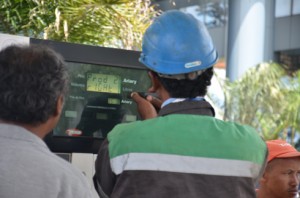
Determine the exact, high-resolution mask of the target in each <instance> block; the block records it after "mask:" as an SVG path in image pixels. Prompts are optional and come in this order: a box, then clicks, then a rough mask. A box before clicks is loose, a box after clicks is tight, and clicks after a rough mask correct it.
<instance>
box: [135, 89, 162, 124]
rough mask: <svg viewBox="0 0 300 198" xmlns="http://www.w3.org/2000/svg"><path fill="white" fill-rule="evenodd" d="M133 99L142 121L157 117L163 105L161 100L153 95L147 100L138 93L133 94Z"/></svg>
mask: <svg viewBox="0 0 300 198" xmlns="http://www.w3.org/2000/svg"><path fill="white" fill-rule="evenodd" d="M131 98H132V99H133V100H134V101H135V102H136V104H137V108H138V112H139V114H140V116H141V118H142V120H146V119H151V118H155V117H157V111H158V110H159V109H160V106H161V104H162V102H161V100H159V99H158V98H155V97H153V96H151V95H148V96H147V97H146V99H145V98H143V97H142V96H140V95H139V94H138V93H137V92H132V93H131Z"/></svg>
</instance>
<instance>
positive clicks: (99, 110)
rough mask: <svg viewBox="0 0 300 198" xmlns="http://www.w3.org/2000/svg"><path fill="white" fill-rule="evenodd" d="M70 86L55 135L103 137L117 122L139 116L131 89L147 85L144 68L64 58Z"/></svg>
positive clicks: (140, 90)
mask: <svg viewBox="0 0 300 198" xmlns="http://www.w3.org/2000/svg"><path fill="white" fill-rule="evenodd" d="M67 66H68V70H69V75H70V89H69V93H68V95H67V96H66V98H65V105H64V108H63V112H62V115H61V117H60V120H59V122H58V124H57V126H56V128H55V129H54V130H53V135H55V136H76V137H99V138H104V137H106V135H107V133H108V132H109V131H110V130H111V129H112V128H113V127H114V126H115V125H117V124H119V123H126V122H133V121H136V120H139V115H138V113H137V107H136V104H135V102H134V101H133V100H132V99H131V98H129V97H128V96H129V95H130V93H131V92H133V91H137V92H145V91H147V89H148V88H149V87H150V80H149V77H148V74H147V72H146V70H143V69H134V68H125V67H114V66H107V65H94V64H84V63H75V62H67Z"/></svg>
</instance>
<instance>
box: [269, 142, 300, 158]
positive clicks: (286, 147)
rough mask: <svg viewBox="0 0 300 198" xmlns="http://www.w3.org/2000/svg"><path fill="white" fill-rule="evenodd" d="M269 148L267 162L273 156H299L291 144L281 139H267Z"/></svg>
mask: <svg viewBox="0 0 300 198" xmlns="http://www.w3.org/2000/svg"><path fill="white" fill-rule="evenodd" d="M266 143H267V146H268V150H269V155H268V162H270V161H271V160H273V159H274V158H292V157H300V152H298V151H297V150H296V149H295V148H294V147H293V146H292V145H290V144H289V143H287V142H286V141H283V140H270V141H267V142H266Z"/></svg>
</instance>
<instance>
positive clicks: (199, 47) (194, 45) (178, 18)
mask: <svg viewBox="0 0 300 198" xmlns="http://www.w3.org/2000/svg"><path fill="white" fill-rule="evenodd" d="M217 59H218V54H217V51H216V49H215V47H214V45H213V42H212V39H211V37H210V35H209V33H208V31H207V29H206V27H205V26H204V24H203V23H201V22H200V21H199V20H197V19H196V18H195V17H193V16H192V15H190V14H186V13H183V12H181V11H178V10H172V11H167V12H164V13H163V14H162V15H160V16H159V17H158V18H156V19H155V20H154V22H153V23H152V24H151V25H150V26H149V28H148V29H147V30H146V32H145V34H144V37H143V44H142V53H141V56H140V62H142V63H143V64H144V65H145V66H146V67H148V68H149V69H151V70H153V71H155V72H158V73H160V74H166V75H176V74H186V73H190V72H194V71H199V70H205V69H207V68H210V67H212V66H213V65H214V64H215V63H216V61H217Z"/></svg>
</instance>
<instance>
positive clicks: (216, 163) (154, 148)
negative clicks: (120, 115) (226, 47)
mask: <svg viewBox="0 0 300 198" xmlns="http://www.w3.org/2000/svg"><path fill="white" fill-rule="evenodd" d="M217 58H218V55H217V52H216V49H215V47H214V45H213V42H212V39H211V37H210V35H209V34H208V32H207V30H206V28H205V26H204V25H203V24H202V23H200V22H199V21H198V20H196V19H195V18H194V17H193V16H192V15H189V14H185V13H183V12H180V11H167V12H165V13H163V14H162V15H160V16H159V17H158V18H157V19H156V20H155V21H154V22H153V23H152V25H151V26H150V27H149V28H148V29H147V31H146V33H145V35H144V37H143V47H142V53H141V57H140V61H141V62H142V63H143V64H144V65H145V66H146V67H148V68H149V70H150V71H149V77H150V79H151V82H152V86H151V87H150V88H149V92H152V93H155V94H156V95H157V96H158V98H160V100H161V102H157V99H155V98H154V97H153V96H148V97H147V98H146V99H145V98H143V97H141V96H140V95H139V94H138V93H132V98H133V100H134V101H135V102H136V103H137V105H138V109H139V113H140V115H141V117H142V118H144V120H143V121H136V122H132V123H127V124H120V125H117V126H116V127H115V128H114V129H113V130H112V131H111V132H110V133H109V134H108V137H107V140H105V142H104V143H103V144H102V146H101V149H100V151H99V154H98V158H97V160H96V174H95V177H94V179H95V186H96V189H97V191H98V192H99V194H100V195H101V196H102V197H114V198H119V197H122V198H129V197H130V198H132V197H138V198H154V197H155V198H157V197H163V198H166V197H172V198H181V197H182V198H187V197H188V198H199V197H205V198H207V197H226V198H227V197H228V198H229V197H230V198H235V197H236V198H237V197H238V198H246V197H247V198H249V197H253V198H254V197H255V187H254V186H255V181H256V180H257V179H258V178H259V176H260V173H261V172H262V171H263V167H264V164H265V160H266V153H267V149H266V145H265V143H264V141H263V140H262V139H261V138H260V136H259V135H258V134H257V132H256V131H255V130H254V129H253V128H251V127H248V126H243V125H239V124H235V123H231V122H224V121H221V120H218V119H216V118H214V110H213V107H212V106H211V105H210V104H209V103H208V102H207V101H205V99H204V96H205V95H206V92H207V87H208V86H209V85H210V83H211V78H212V75H213V68H212V67H213V65H214V64H215V63H216V61H217ZM158 104H159V105H158ZM157 109H159V110H158V112H157Z"/></svg>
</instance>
